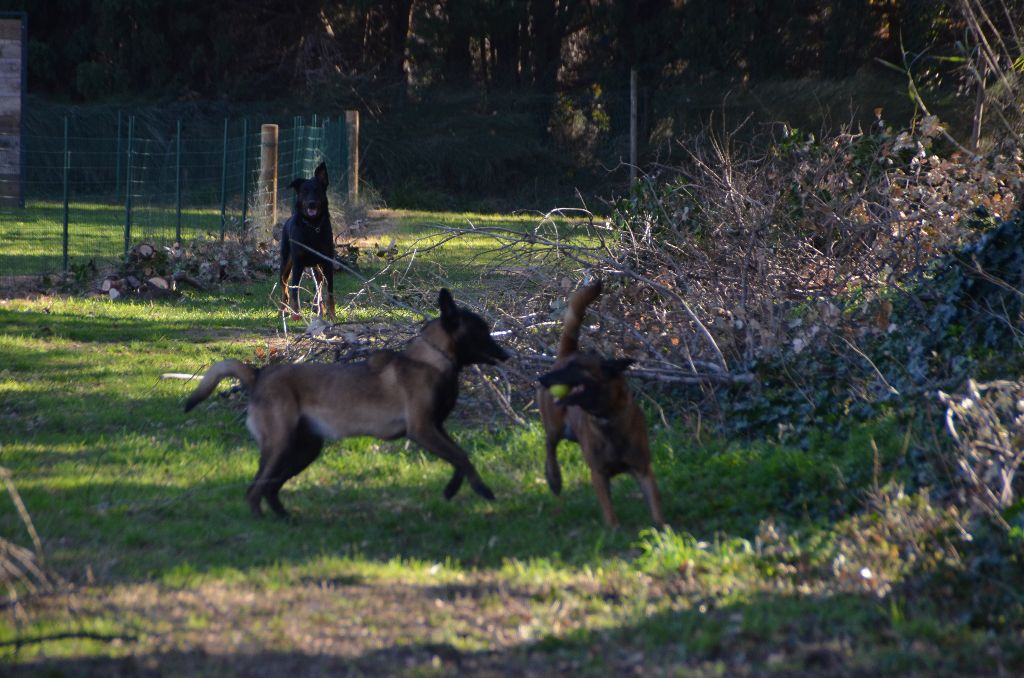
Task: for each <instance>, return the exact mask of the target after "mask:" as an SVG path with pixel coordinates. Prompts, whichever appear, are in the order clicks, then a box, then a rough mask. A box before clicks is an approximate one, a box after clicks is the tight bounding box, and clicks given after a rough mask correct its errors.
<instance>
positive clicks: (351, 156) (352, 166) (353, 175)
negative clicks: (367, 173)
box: [345, 111, 359, 204]
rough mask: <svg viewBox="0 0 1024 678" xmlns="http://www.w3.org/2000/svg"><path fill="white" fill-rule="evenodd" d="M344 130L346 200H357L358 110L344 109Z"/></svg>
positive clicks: (353, 201) (354, 201)
mask: <svg viewBox="0 0 1024 678" xmlns="http://www.w3.org/2000/svg"><path fill="white" fill-rule="evenodd" d="M345 132H346V134H347V135H348V144H347V146H348V158H346V166H347V167H346V173H347V174H348V201H349V203H351V204H355V203H357V202H359V111H345Z"/></svg>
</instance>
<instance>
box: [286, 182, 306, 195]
mask: <svg viewBox="0 0 1024 678" xmlns="http://www.w3.org/2000/svg"><path fill="white" fill-rule="evenodd" d="M304 183H306V180H305V179H293V180H292V183H290V184H288V188H294V189H295V192H296V193H298V192H299V188H301V187H302V184H304Z"/></svg>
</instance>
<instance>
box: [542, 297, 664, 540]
mask: <svg viewBox="0 0 1024 678" xmlns="http://www.w3.org/2000/svg"><path fill="white" fill-rule="evenodd" d="M600 293H601V281H600V280H599V281H597V282H596V283H594V284H592V285H589V286H587V287H582V288H580V289H578V290H576V291H575V292H574V293H573V295H572V296H571V297H570V298H569V308H568V309H567V310H566V312H565V324H564V326H563V328H562V337H561V341H560V342H559V345H558V358H557V359H556V360H555V364H554V366H553V369H552V370H551V371H550V372H548V373H547V374H544V375H543V376H541V377H540V380H539V381H540V384H541V386H540V387H539V388H538V389H537V399H538V402H539V403H540V417H541V422H542V423H543V424H544V433H545V436H544V442H545V446H546V448H547V458H546V459H545V464H544V474H545V476H546V478H547V481H548V487H550V488H551V491H552V492H554V493H555V494H559V493H560V492H561V491H562V471H561V469H560V468H559V465H558V452H557V450H558V442H559V441H560V440H562V439H563V438H564V439H566V440H574V441H577V442H579V444H580V449H581V450H582V452H583V458H584V460H585V461H586V462H587V466H589V467H590V481H591V483H592V484H593V486H594V492H596V493H597V501H598V502H599V503H600V504H601V511H602V512H603V514H604V521H605V523H606V524H607V525H609V526H610V527H617V526H618V524H619V521H618V518H616V517H615V511H614V510H613V509H612V499H611V493H610V490H611V488H610V485H611V482H610V481H611V478H612V476H614V475H617V474H619V473H624V472H627V471H628V472H629V473H632V474H633V477H635V478H636V480H637V482H638V483H639V484H640V490H641V492H643V495H644V499H646V500H647V506H648V508H650V510H651V517H652V518H653V519H654V524H655V525H657V526H658V527H661V526H663V525H664V524H665V520H664V518H663V517H662V513H661V498H660V497H659V495H658V485H657V483H656V482H655V480H654V472H653V471H652V470H651V448H650V444H649V443H648V439H647V422H646V419H645V418H644V413H643V411H642V410H641V409H640V407H639V406H638V405H637V404H636V401H634V400H633V395H632V393H631V392H630V390H629V385H628V384H627V383H626V378H625V376H624V374H623V373H624V372H625V371H626V370H627V369H628V368H629V366H630V365H632V364H633V361H632V360H629V359H618V360H610V359H606V358H602V357H601V356H599V355H597V354H594V353H581V352H580V351H579V336H580V326H581V325H582V324H583V314H584V312H585V311H586V309H587V306H589V305H590V304H591V302H593V301H594V299H596V298H597V296H598V295H599V294H600ZM555 385H564V386H567V387H568V388H569V390H568V393H566V394H565V395H562V396H561V397H558V398H556V397H555V396H553V395H552V394H551V392H550V391H549V390H548V389H549V388H550V387H552V386H555Z"/></svg>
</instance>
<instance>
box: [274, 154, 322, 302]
mask: <svg viewBox="0 0 1024 678" xmlns="http://www.w3.org/2000/svg"><path fill="white" fill-rule="evenodd" d="M288 185H289V186H290V187H291V188H294V189H295V207H294V209H293V210H292V216H291V218H290V219H288V221H287V222H285V225H284V228H283V229H282V231H281V290H282V300H283V303H284V307H285V308H290V309H291V312H292V317H293V318H297V317H298V314H299V281H300V280H301V279H302V271H303V270H305V269H307V268H309V269H312V271H313V278H314V279H315V280H316V283H317V285H319V286H320V289H321V290H322V289H323V288H324V285H325V284H326V287H327V290H326V303H327V315H328V317H329V318H330V319H331V320H334V264H333V263H332V260H333V259H334V230H333V229H332V228H331V214H330V212H329V211H328V209H327V165H325V164H324V163H320V165H319V166H318V167H317V168H316V170H315V171H314V172H313V176H312V177H311V178H309V179H296V180H295V181H293V182H292V183H290V184H288ZM307 248H308V249H307ZM310 250H313V251H312V252H311V251H310ZM318 255H322V256H318ZM324 257H327V258H326V259H324Z"/></svg>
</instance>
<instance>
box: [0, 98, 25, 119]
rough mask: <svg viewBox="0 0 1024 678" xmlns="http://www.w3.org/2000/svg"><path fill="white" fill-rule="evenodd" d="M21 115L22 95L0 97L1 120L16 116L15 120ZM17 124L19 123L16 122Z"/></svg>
mask: <svg viewBox="0 0 1024 678" xmlns="http://www.w3.org/2000/svg"><path fill="white" fill-rule="evenodd" d="M20 113H21V95H20V94H16V95H14V96H3V95H0V118H9V117H11V116H14V117H15V118H18V117H20ZM15 122H17V121H15Z"/></svg>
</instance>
